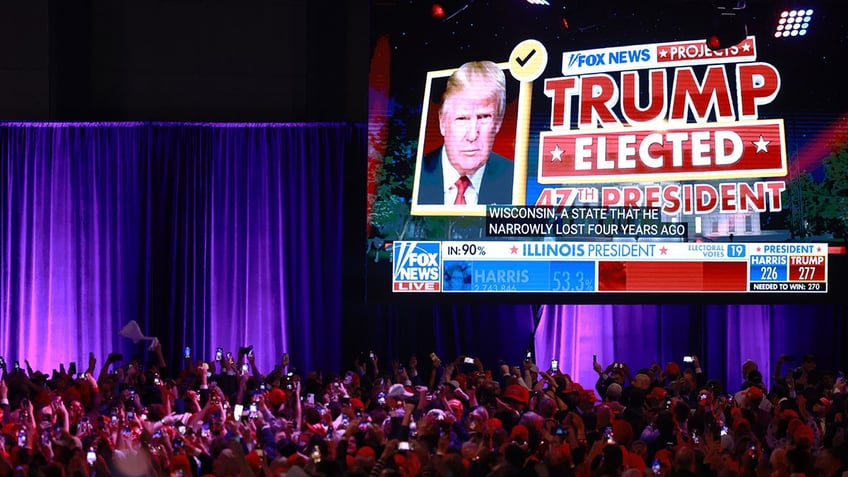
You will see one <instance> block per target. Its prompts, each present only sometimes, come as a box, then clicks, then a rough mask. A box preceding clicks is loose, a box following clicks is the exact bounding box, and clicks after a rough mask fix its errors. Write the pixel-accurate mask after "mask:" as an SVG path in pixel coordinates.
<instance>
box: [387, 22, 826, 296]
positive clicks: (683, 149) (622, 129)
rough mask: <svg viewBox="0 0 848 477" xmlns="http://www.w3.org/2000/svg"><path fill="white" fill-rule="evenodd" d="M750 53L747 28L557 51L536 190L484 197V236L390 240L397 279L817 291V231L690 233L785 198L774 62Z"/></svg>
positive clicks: (822, 258)
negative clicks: (740, 33)
mask: <svg viewBox="0 0 848 477" xmlns="http://www.w3.org/2000/svg"><path fill="white" fill-rule="evenodd" d="M756 60H757V53H756V41H755V38H754V37H748V38H746V39H745V40H743V41H742V42H741V43H739V44H738V45H736V46H733V47H731V48H727V49H724V50H720V51H712V50H710V49H708V48H707V47H706V45H705V42H704V41H703V40H698V41H684V42H671V43H655V44H648V45H635V46H627V47H614V48H601V49H594V50H585V51H579V52H565V53H563V54H562V71H561V72H562V76H561V77H555V78H545V79H544V81H543V88H544V93H545V95H546V96H547V97H548V98H549V99H550V129H549V130H547V131H541V132H540V133H539V143H538V151H539V153H538V170H537V171H536V177H535V180H536V181H537V182H538V183H539V184H540V185H543V187H542V188H541V192H540V193H538V195H537V196H536V197H535V198H531V197H528V204H530V205H527V206H488V207H487V208H486V235H487V236H488V237H487V239H488V240H486V241H477V242H436V241H434V242H405V241H404V242H395V243H394V244H393V276H394V278H393V290H394V291H395V292H453V291H458V292H459V291H466V292H467V291H472V292H474V291H485V292H489V291H501V292H507V291H508V292H524V291H527V292H552V291H553V292H605V291H610V292H622V291H625V292H627V291H643V292H662V291H668V292H757V291H771V292H775V291H778V292H782V291H797V292H824V291H826V290H827V283H826V277H827V250H828V248H827V245H826V244H780V243H733V242H732V241H730V242H725V243H691V242H688V241H689V240H690V239H692V238H693V237H690V230H689V228H690V225H691V224H692V223H694V221H695V217H698V216H705V215H707V214H738V213H752V212H753V213H762V212H779V211H781V210H782V207H783V204H782V203H781V193H782V192H783V191H784V190H785V189H786V183H785V181H784V179H785V177H786V175H787V158H786V147H785V132H784V125H783V120H782V119H763V120H761V119H759V109H760V107H762V106H764V105H768V104H769V103H771V102H772V101H773V100H774V99H775V98H776V97H777V95H778V93H779V92H780V86H781V81H780V73H779V72H778V70H777V68H775V67H774V66H773V65H771V64H768V63H764V62H758V61H756ZM695 67H699V68H698V70H699V73H696V69H695ZM729 70H732V71H729ZM643 90H644V91H643ZM528 176H532V174H529V171H528ZM764 178H774V179H773V180H766V179H764ZM745 179H747V181H745ZM683 181H686V182H685V183H684V182H683ZM610 184H618V185H610ZM534 237H543V238H544V240H543V241H521V240H522V239H525V238H526V239H530V238H534ZM493 238H494V239H493ZM497 238H503V239H502V240H499V239H497ZM622 240H623V241H622ZM651 242H653V243H651Z"/></svg>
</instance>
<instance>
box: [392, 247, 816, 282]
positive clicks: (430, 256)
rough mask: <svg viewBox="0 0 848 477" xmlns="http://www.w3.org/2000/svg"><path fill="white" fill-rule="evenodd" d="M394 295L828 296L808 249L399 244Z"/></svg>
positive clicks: (813, 248)
mask: <svg viewBox="0 0 848 477" xmlns="http://www.w3.org/2000/svg"><path fill="white" fill-rule="evenodd" d="M393 248H394V277H393V282H392V289H393V291H394V292H396V293H415V292H431V293H432V292H440V293H456V292H534V293H539V292H557V293H562V292H581V293H586V292H651V293H654V292H686V293H703V292H707V293H747V292H754V293H756V292H771V293H775V292H780V293H811V292H812V293H823V292H827V276H828V271H827V267H828V246H827V244H818V243H806V244H787V243H682V242H657V243H652V242H635V241H631V242H597V241H595V242H582V241H580V242H554V241H548V242H546V241H471V242H469V241H463V242H447V241H445V242H395V243H394V244H393Z"/></svg>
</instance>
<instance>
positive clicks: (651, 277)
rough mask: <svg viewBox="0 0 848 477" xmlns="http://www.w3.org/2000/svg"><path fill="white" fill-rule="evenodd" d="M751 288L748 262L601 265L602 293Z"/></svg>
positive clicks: (615, 263) (610, 262)
mask: <svg viewBox="0 0 848 477" xmlns="http://www.w3.org/2000/svg"><path fill="white" fill-rule="evenodd" d="M747 287H748V264H747V263H746V262H698V261H693V262H688V261H687V262H683V261H677V262H675V261H668V262H667V261H662V262H649V261H630V262H627V261H607V260H604V261H600V262H598V291H655V292H663V291H674V292H700V291H711V292H722V291H723V292H743V291H747Z"/></svg>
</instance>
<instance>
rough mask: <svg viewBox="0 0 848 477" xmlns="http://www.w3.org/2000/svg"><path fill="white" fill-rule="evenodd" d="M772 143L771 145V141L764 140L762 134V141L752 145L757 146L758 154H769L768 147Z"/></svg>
mask: <svg viewBox="0 0 848 477" xmlns="http://www.w3.org/2000/svg"><path fill="white" fill-rule="evenodd" d="M770 143H771V141H766V140H765V139H764V138H763V135H762V134H760V139H759V140H758V141H754V142H752V143H751V144H753V145H755V146H757V154H759V153H761V152H768V145H769V144H770Z"/></svg>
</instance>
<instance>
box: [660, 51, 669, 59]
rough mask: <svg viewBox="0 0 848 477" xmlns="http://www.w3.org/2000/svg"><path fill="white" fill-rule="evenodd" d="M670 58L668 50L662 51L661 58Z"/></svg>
mask: <svg viewBox="0 0 848 477" xmlns="http://www.w3.org/2000/svg"><path fill="white" fill-rule="evenodd" d="M666 56H668V50H660V58H665V57H666Z"/></svg>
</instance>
